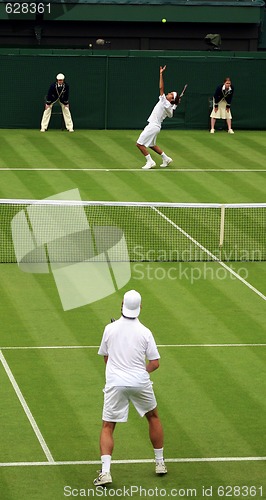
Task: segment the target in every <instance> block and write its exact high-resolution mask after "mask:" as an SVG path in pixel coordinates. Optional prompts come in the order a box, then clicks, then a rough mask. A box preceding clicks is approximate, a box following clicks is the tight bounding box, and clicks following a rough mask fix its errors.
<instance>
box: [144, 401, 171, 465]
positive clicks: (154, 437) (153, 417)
mask: <svg viewBox="0 0 266 500" xmlns="http://www.w3.org/2000/svg"><path fill="white" fill-rule="evenodd" d="M145 417H146V418H147V420H148V423H149V435H150V440H151V443H152V445H153V449H154V455H155V462H156V465H155V472H156V474H166V473H167V467H166V465H165V463H164V455H163V426H162V424H161V421H160V418H159V415H158V410H157V407H156V408H154V409H153V410H151V411H149V412H147V413H146V414H145Z"/></svg>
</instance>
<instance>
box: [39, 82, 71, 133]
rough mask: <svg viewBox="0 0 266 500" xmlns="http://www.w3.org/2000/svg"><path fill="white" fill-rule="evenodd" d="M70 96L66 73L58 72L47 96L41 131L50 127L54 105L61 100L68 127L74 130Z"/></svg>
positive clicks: (69, 130)
mask: <svg viewBox="0 0 266 500" xmlns="http://www.w3.org/2000/svg"><path fill="white" fill-rule="evenodd" d="M68 98H69V85H68V83H66V82H65V75H63V74H62V73H58V75H57V77H56V82H54V83H52V84H51V85H50V87H49V90H48V94H47V96H46V103H45V109H44V112H43V116H42V122H41V132H46V130H47V129H48V125H49V122H50V118H51V114H52V107H53V105H54V104H55V103H56V102H57V101H58V102H59V104H60V106H61V109H62V113H63V117H64V121H65V125H66V129H67V130H68V132H74V130H73V122H72V117H71V113H70V110H69V101H68Z"/></svg>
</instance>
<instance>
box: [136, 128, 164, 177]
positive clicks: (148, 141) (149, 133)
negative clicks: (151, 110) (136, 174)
mask: <svg viewBox="0 0 266 500" xmlns="http://www.w3.org/2000/svg"><path fill="white" fill-rule="evenodd" d="M159 132H160V127H159V126H158V125H154V124H153V123H149V124H148V125H147V126H146V127H145V128H144V130H143V131H142V132H141V134H140V136H139V138H138V140H137V143H136V146H137V148H138V149H139V150H140V152H141V153H142V154H143V155H144V156H145V159H146V165H144V167H142V168H143V169H149V168H152V167H154V166H155V161H153V159H152V157H151V155H150V154H149V151H148V149H147V148H151V147H152V146H155V144H156V137H157V135H158V133H159Z"/></svg>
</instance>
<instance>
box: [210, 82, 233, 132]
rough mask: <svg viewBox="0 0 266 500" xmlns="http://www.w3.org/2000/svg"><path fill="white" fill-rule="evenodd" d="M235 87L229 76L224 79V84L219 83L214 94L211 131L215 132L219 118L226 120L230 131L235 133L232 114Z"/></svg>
mask: <svg viewBox="0 0 266 500" xmlns="http://www.w3.org/2000/svg"><path fill="white" fill-rule="evenodd" d="M233 94H234V87H233V85H232V83H231V78H229V76H228V77H227V78H225V79H224V83H223V84H222V85H218V87H217V88H216V90H215V93H214V96H213V109H212V112H211V114H210V118H211V130H210V133H211V134H214V132H215V123H216V120H217V119H222V120H226V122H227V127H228V133H229V134H234V131H233V129H232V115H231V110H230V107H231V102H232V99H233Z"/></svg>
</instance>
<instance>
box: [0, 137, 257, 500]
mask: <svg viewBox="0 0 266 500" xmlns="http://www.w3.org/2000/svg"><path fill="white" fill-rule="evenodd" d="M137 137H138V131H134V130H125V131H102V130H101V131H93V130H88V131H76V132H75V133H74V134H67V132H61V131H60V130H58V131H56V130H51V131H48V132H47V133H45V134H40V133H39V131H38V130H36V131H35V130H0V140H1V153H0V179H1V182H0V198H16V199H39V200H41V199H44V198H46V197H49V196H52V195H55V194H57V193H60V192H63V191H66V190H70V189H75V188H78V189H79V191H80V194H81V197H82V199H83V200H110V201H154V202H156V201H160V202H176V203H178V202H179V203H181V202H184V203H185V202H187V203H196V202H202V203H265V180H266V167H265V153H266V141H265V139H266V133H265V132H264V131H258V132H256V131H252V132H250V131H236V133H235V135H234V136H229V135H228V134H227V133H225V132H223V131H221V132H217V133H216V134H215V135H214V136H211V135H210V134H209V133H208V131H206V132H205V131H174V130H171V131H166V130H163V131H162V132H161V133H160V135H159V138H158V139H159V140H158V143H159V144H160V145H161V146H162V147H163V148H165V150H166V151H167V153H169V155H170V156H171V157H172V158H173V159H174V162H173V164H171V166H170V167H169V168H167V169H160V168H159V167H158V168H157V169H154V170H152V171H142V170H141V166H142V164H143V159H142V157H141V155H140V154H139V152H138V151H137V148H136V147H135V141H136V138H137ZM154 158H155V159H156V160H157V158H156V157H155V156H154ZM157 164H159V162H158V161H157ZM260 223H261V222H260ZM264 224H265V220H264ZM1 225H2V221H1ZM265 243H266V242H265ZM2 244H4V242H1V245H2ZM228 266H229V268H230V269H232V270H234V271H235V272H236V273H237V274H239V275H245V279H246V281H247V282H248V284H250V285H251V287H249V286H247V285H246V284H245V283H243V282H242V281H240V280H239V279H237V278H236V277H235V276H234V275H233V274H231V273H230V271H229V270H226V269H224V268H222V267H221V265H220V264H219V263H218V262H132V263H131V279H130V282H129V283H128V284H127V285H126V286H124V287H123V288H121V289H120V290H118V291H117V292H116V293H114V294H112V295H109V296H108V297H106V298H104V299H102V300H99V301H97V302H94V303H91V304H89V305H86V306H83V307H80V308H77V309H72V310H69V311H64V310H63V309H62V305H61V302H60V298H59V296H58V293H57V290H56V287H55V283H54V280H53V277H52V276H51V274H43V275H42V274H31V273H23V272H21V271H20V270H19V268H18V266H17V264H1V265H0V277H1V279H0V287H1V303H0V311H1V316H0V317H1V333H0V348H1V349H0V351H1V353H0V356H1V364H0V397H1V401H2V410H1V412H0V423H1V433H0V478H1V479H0V493H1V499H4V500H16V499H18V498H19V499H21V500H26V499H27V500H47V499H54V500H59V499H63V498H66V497H69V498H73V497H87V498H88V497H93V496H94V497H97V496H101V495H102V496H105V497H107V498H108V497H109V498H110V497H116V498H118V497H120V498H128V497H129V496H131V497H133V498H136V499H138V498H143V497H144V498H145V497H146V498H148V497H152V498H154V497H158V498H160V497H169V498H171V497H176V498H207V497H209V498H212V499H215V500H217V499H219V498H222V497H229V498H248V499H251V498H266V479H265V477H266V453H265V449H266V438H265V435H266V432H265V430H266V429H265V411H266V402H265V392H266V327H265V324H266V321H265V295H266V285H265V283H266V264H265V262H259V261H258V262H230V263H229V264H228ZM129 288H135V289H137V290H138V291H139V292H140V293H141V294H142V298H143V310H142V314H141V318H140V319H141V321H143V323H144V324H146V325H147V326H148V327H149V328H150V329H151V330H152V331H153V333H154V336H155V339H156V342H157V345H158V346H159V352H160V354H161V366H160V369H159V370H158V371H156V372H155V373H154V374H152V376H151V378H152V380H153V381H154V387H155V393H156V396H157V400H158V406H159V413H160V416H161V419H162V422H163V425H164V431H165V457H166V459H167V460H168V463H167V466H168V471H169V473H168V474H167V475H166V476H165V477H161V478H160V477H156V476H155V473H154V464H153V450H152V448H151V445H150V442H149V439H148V433H147V423H146V421H144V420H142V419H140V418H139V417H138V415H137V414H136V413H135V411H134V409H133V408H132V409H131V412H130V416H129V422H128V424H124V425H123V424H120V425H118V426H117V428H116V430H115V449H114V455H113V460H114V463H113V465H112V476H113V483H112V485H111V488H109V489H106V490H104V493H102V494H100V492H99V490H95V488H94V487H93V485H92V480H93V479H94V477H96V471H97V470H98V469H99V467H100V465H99V450H98V441H99V432H100V428H101V411H102V388H103V385H104V363H103V360H102V359H101V358H100V357H99V356H97V347H98V345H99V343H100V340H101V336H102V332H103V328H104V326H105V324H106V323H108V322H109V321H110V318H111V317H113V316H114V317H118V316H119V314H120V303H121V300H122V297H123V294H124V292H125V291H126V290H127V289H129ZM230 486H231V487H233V489H230ZM226 487H227V489H226ZM234 487H235V488H234Z"/></svg>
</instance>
